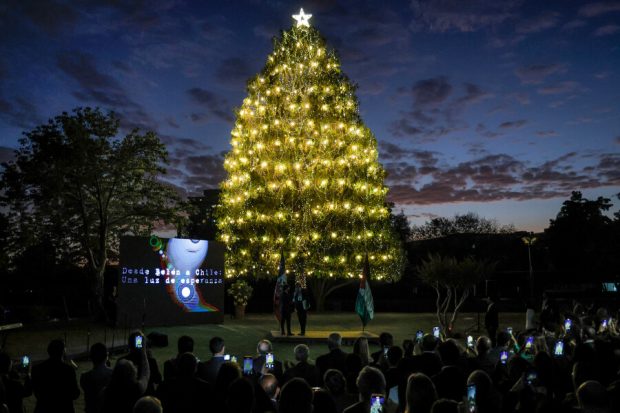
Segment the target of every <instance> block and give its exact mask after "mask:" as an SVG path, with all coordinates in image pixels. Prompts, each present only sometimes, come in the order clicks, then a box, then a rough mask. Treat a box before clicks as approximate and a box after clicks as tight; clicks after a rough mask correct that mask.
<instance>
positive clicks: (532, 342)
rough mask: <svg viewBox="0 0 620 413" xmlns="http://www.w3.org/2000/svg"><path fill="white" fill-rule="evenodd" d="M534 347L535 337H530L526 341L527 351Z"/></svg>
mask: <svg viewBox="0 0 620 413" xmlns="http://www.w3.org/2000/svg"><path fill="white" fill-rule="evenodd" d="M533 345H534V336H528V337H527V339H526V340H525V349H526V350H531V349H532V346H533Z"/></svg>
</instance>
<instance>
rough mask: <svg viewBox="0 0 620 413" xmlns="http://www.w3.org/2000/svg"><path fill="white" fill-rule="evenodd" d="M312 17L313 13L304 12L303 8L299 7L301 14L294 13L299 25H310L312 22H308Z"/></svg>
mask: <svg viewBox="0 0 620 413" xmlns="http://www.w3.org/2000/svg"><path fill="white" fill-rule="evenodd" d="M310 17H312V15H311V14H306V13H304V9H303V8H302V9H299V14H293V19H295V20H296V21H297V27H302V26H306V27H310V23H308V20H310Z"/></svg>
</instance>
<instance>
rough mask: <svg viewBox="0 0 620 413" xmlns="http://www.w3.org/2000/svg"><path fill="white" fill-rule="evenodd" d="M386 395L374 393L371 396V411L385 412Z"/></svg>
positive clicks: (373, 412)
mask: <svg viewBox="0 0 620 413" xmlns="http://www.w3.org/2000/svg"><path fill="white" fill-rule="evenodd" d="M384 405H385V396H384V395H383V394H373V395H372V396H371V397H370V413H383V406H384Z"/></svg>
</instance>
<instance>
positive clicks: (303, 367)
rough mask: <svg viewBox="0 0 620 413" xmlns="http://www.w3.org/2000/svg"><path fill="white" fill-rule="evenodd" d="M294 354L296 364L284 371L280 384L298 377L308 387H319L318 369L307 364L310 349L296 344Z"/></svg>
mask: <svg viewBox="0 0 620 413" xmlns="http://www.w3.org/2000/svg"><path fill="white" fill-rule="evenodd" d="M294 352H295V360H297V364H296V365H294V366H291V367H290V368H288V369H286V371H285V372H284V378H283V382H282V384H284V383H286V382H287V381H289V380H290V379H292V378H295V377H299V378H302V379H304V380H306V382H308V384H309V385H310V387H317V386H318V385H319V369H317V368H316V366H315V365H313V364H310V363H308V356H309V355H310V348H308V346H307V345H305V344H298V345H296V346H295V350H294Z"/></svg>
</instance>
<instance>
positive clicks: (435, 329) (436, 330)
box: [433, 327, 439, 338]
mask: <svg viewBox="0 0 620 413" xmlns="http://www.w3.org/2000/svg"><path fill="white" fill-rule="evenodd" d="M433 335H434V336H435V338H439V327H433Z"/></svg>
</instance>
